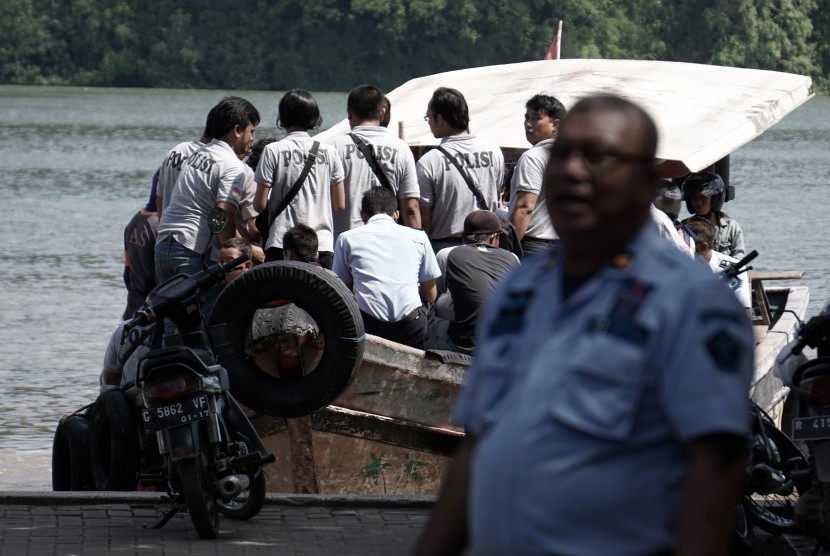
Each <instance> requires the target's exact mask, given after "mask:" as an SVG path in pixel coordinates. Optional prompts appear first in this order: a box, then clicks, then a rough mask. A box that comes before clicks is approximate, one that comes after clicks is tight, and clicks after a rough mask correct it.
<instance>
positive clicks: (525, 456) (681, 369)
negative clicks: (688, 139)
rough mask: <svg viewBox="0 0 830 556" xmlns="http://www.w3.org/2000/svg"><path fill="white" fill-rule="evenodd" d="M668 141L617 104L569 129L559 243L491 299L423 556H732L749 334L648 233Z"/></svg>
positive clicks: (561, 154) (709, 285) (585, 110)
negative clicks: (460, 429) (466, 554)
mask: <svg viewBox="0 0 830 556" xmlns="http://www.w3.org/2000/svg"><path fill="white" fill-rule="evenodd" d="M656 147H657V130H656V127H655V125H654V122H653V121H652V120H651V118H650V117H649V116H648V115H647V114H646V113H645V112H644V111H643V110H642V109H640V108H639V107H637V106H636V105H634V104H631V103H630V102H628V101H626V100H623V99H621V98H618V97H611V96H602V97H592V98H587V99H584V100H582V101H580V102H578V103H577V104H576V105H575V106H574V107H573V108H572V109H571V111H570V113H569V114H568V115H567V116H566V117H565V118H564V119H563V121H562V123H561V125H560V128H559V133H558V136H557V140H556V142H555V143H554V144H553V146H552V147H551V155H550V161H549V163H548V166H547V168H546V171H545V178H544V188H545V192H546V201H547V205H548V211H549V212H550V216H551V219H552V220H553V222H554V224H555V226H556V231H557V233H558V235H559V238H560V243H559V245H558V246H556V247H554V248H552V249H551V250H550V251H549V252H548V255H547V256H542V257H535V258H531V259H529V260H528V261H527V262H526V263H525V264H523V265H522V266H521V267H520V270H519V271H517V272H514V273H513V274H511V275H510V276H508V277H507V278H506V279H505V280H504V281H503V282H502V285H501V286H500V287H499V288H498V289H497V290H496V292H495V293H494V294H493V296H492V297H491V298H490V300H489V301H488V303H487V304H486V307H485V310H484V314H483V322H481V326H480V328H479V334H480V337H479V340H478V350H477V353H476V357H475V359H474V361H473V364H472V366H471V368H470V370H469V374H468V382H467V384H466V386H465V388H464V390H463V392H462V394H461V396H460V397H459V400H458V405H457V406H456V408H455V412H454V417H455V419H456V421H457V422H459V423H460V424H462V425H463V426H464V427H465V428H466V433H467V436H466V437H465V440H464V441H463V443H462V444H461V446H460V447H459V450H458V452H457V454H456V457H455V460H454V462H453V465H452V467H451V469H450V471H449V473H448V475H447V479H446V482H445V485H444V488H443V491H442V494H441V497H440V499H439V501H438V503H437V505H436V506H435V510H434V512H433V515H432V519H431V521H430V523H429V524H428V526H427V528H426V530H425V532H424V535H423V538H422V539H421V542H420V544H419V546H418V547H417V549H416V553H417V554H422V555H426V554H430V555H435V554H458V553H460V552H461V551H463V550H464V548H465V547H466V546H468V545H469V547H470V548H471V552H472V554H476V555H479V554H569V555H580V554H584V555H596V554H615V555H625V554H631V555H642V554H670V553H676V554H724V553H725V549H726V544H727V542H728V538H729V532H730V526H731V523H732V516H733V507H734V503H735V499H736V494H737V488H738V484H739V482H740V479H741V476H742V473H743V465H744V453H743V451H744V444H745V437H746V435H747V434H748V433H749V422H748V419H747V414H748V391H749V380H750V377H751V374H752V368H753V336H752V329H751V325H750V322H749V320H748V319H747V316H746V314H745V312H744V310H743V308H742V307H741V306H740V304H739V303H738V302H737V300H736V299H735V297H734V295H732V293H731V292H730V291H729V288H728V287H727V286H726V284H725V283H724V282H723V281H722V280H718V279H717V278H716V277H715V276H714V275H712V273H711V272H709V271H708V270H707V269H705V268H703V265H700V264H697V263H695V262H694V261H693V260H691V259H690V258H689V257H687V256H686V255H684V254H683V253H681V252H680V251H679V250H678V249H676V248H675V247H674V246H672V245H671V244H670V243H668V242H666V241H664V240H663V239H662V238H660V237H659V235H658V233H657V230H656V229H655V228H654V226H653V225H652V224H651V222H650V220H649V207H650V205H651V202H652V200H653V199H654V197H655V195H656V192H657V186H658V183H657V177H656V175H655V170H654V155H655V152H656Z"/></svg>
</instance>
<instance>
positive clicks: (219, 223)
mask: <svg viewBox="0 0 830 556" xmlns="http://www.w3.org/2000/svg"><path fill="white" fill-rule="evenodd" d="M227 223H228V213H227V212H226V211H225V209H221V208H219V207H214V208H213V210H212V211H211V213H210V216H208V228H210V233H212V234H218V233H219V232H221V231H222V230H224V229H225V224H227Z"/></svg>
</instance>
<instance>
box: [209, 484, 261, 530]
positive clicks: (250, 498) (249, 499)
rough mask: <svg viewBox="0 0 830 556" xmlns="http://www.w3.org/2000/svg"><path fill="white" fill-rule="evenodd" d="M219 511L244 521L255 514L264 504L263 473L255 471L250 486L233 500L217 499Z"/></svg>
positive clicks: (228, 516) (226, 515)
mask: <svg viewBox="0 0 830 556" xmlns="http://www.w3.org/2000/svg"><path fill="white" fill-rule="evenodd" d="M217 504H218V505H219V513H220V514H222V515H223V516H225V517H227V518H230V519H238V520H240V521H245V520H248V519H251V518H252V517H254V516H256V515H257V514H258V513H259V511H260V510H261V509H262V505H263V504H265V475H263V474H262V472H259V473H257V476H256V478H254V480H253V481H252V482H251V486H250V487H248V489H247V490H245V491H244V492H242V494H240V495H239V496H237V497H236V498H234V499H233V500H228V501H224V500H222V499H221V498H220V499H218V500H217Z"/></svg>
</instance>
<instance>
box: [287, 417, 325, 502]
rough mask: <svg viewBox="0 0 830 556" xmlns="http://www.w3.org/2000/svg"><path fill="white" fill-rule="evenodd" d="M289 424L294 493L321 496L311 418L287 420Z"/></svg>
mask: <svg viewBox="0 0 830 556" xmlns="http://www.w3.org/2000/svg"><path fill="white" fill-rule="evenodd" d="M287 422H288V441H289V449H290V451H291V473H292V475H293V477H294V492H300V493H303V494H319V493H320V487H319V485H318V484H317V466H316V464H315V458H314V441H313V437H312V430H311V417H309V416H307V415H306V416H304V417H298V418H296V419H287Z"/></svg>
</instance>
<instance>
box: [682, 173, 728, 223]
mask: <svg viewBox="0 0 830 556" xmlns="http://www.w3.org/2000/svg"><path fill="white" fill-rule="evenodd" d="M725 192H726V186H725V185H724V183H723V180H722V179H721V177H720V176H719V175H717V174H716V173H714V172H697V173H694V174H689V175H688V176H686V179H685V180H683V199H684V200H685V201H686V210H688V211H689V213H691V214H694V213H695V209H694V208H693V207H692V202H691V198H692V194H693V193H699V194H701V195H704V196H706V197H712V210H713V211H716V212H720V210H721V208H723V202H724V201H725V200H726V195H725Z"/></svg>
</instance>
